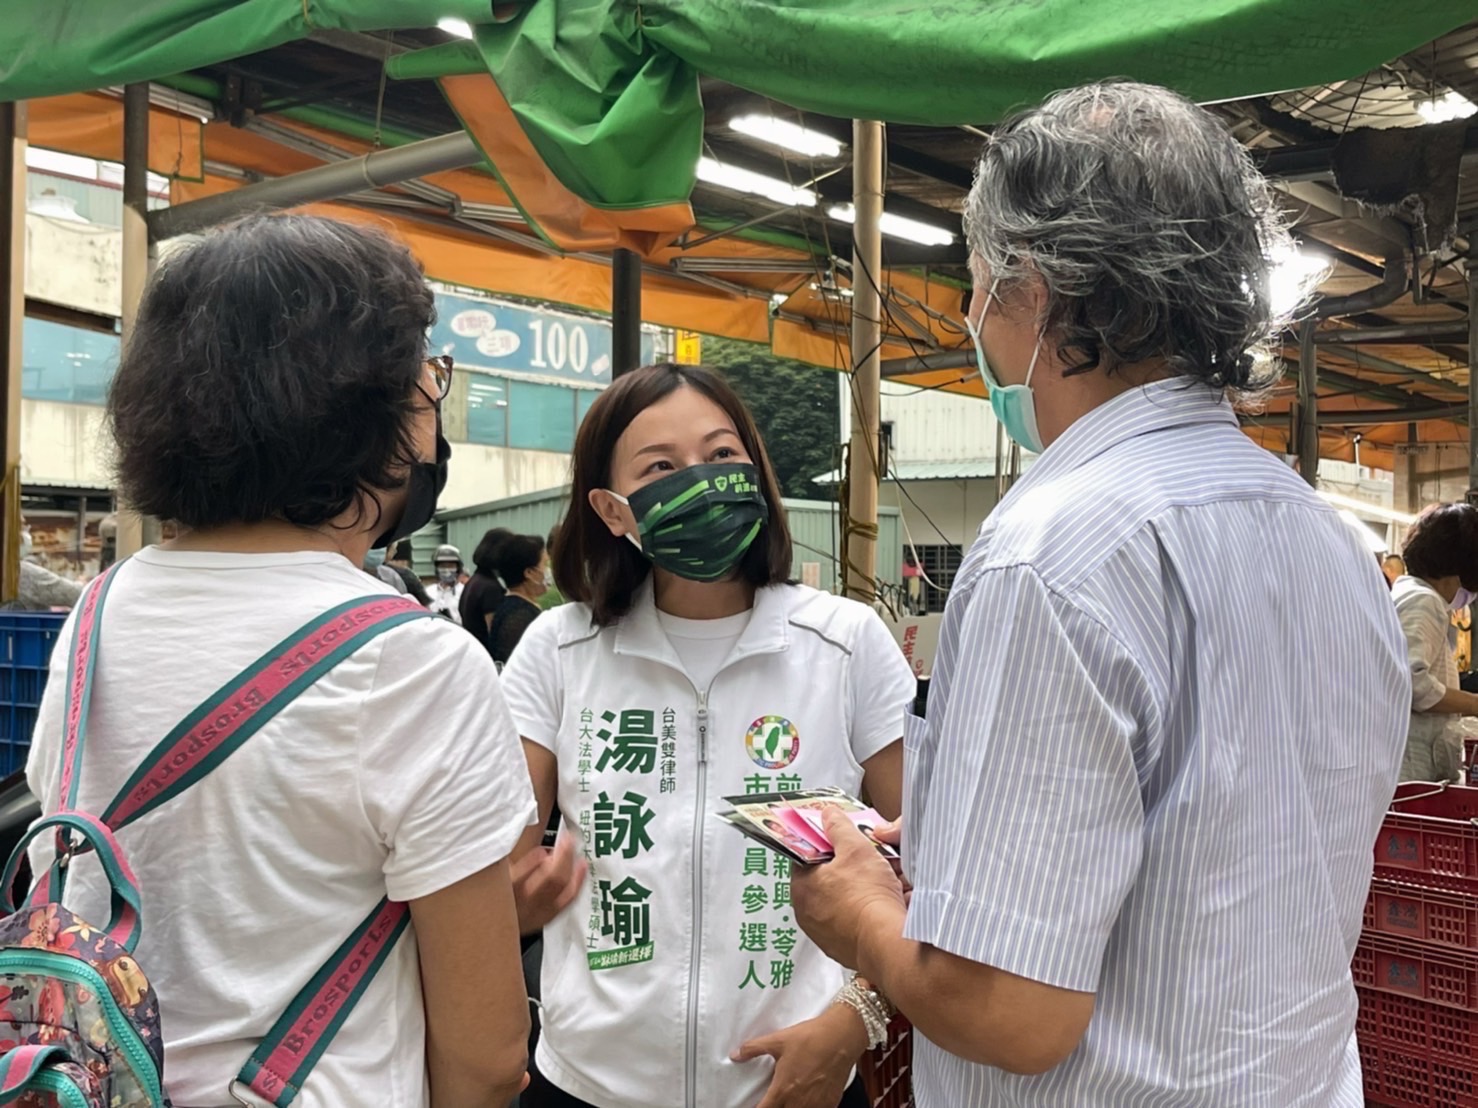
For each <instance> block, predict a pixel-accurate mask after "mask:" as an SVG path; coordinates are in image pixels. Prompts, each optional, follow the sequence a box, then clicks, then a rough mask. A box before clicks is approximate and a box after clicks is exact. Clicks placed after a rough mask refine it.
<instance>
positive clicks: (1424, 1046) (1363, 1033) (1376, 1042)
mask: <svg viewBox="0 0 1478 1108" xmlns="http://www.w3.org/2000/svg"><path fill="white" fill-rule="evenodd" d="M1355 991H1356V992H1357V993H1358V994H1359V995H1360V1015H1359V1018H1358V1019H1357V1021H1356V1023H1355V1033H1356V1035H1357V1036H1358V1037H1359V1039H1360V1047H1361V1049H1362V1050H1364V1049H1366V1048H1367V1047H1371V1046H1379V1047H1385V1048H1389V1049H1391V1050H1395V1051H1398V1052H1400V1053H1403V1054H1410V1055H1418V1056H1422V1057H1429V1056H1430V1057H1441V1058H1447V1059H1450V1060H1452V1061H1457V1062H1462V1063H1465V1064H1471V1063H1472V1061H1473V1059H1474V1057H1475V1056H1478V1013H1474V1012H1464V1011H1463V1010H1462V1009H1461V1008H1448V1007H1445V1006H1443V1005H1441V1004H1433V1003H1432V1002H1431V1001H1427V1000H1415V999H1413V998H1411V997H1407V996H1397V995H1396V994H1395V993H1382V992H1377V991H1376V990H1374V989H1356V990H1355Z"/></svg>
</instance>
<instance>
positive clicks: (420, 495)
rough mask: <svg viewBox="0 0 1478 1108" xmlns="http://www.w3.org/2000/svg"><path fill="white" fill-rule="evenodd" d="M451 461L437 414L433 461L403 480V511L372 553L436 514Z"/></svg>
mask: <svg viewBox="0 0 1478 1108" xmlns="http://www.w3.org/2000/svg"><path fill="white" fill-rule="evenodd" d="M451 457H452V444H451V443H449V442H447V441H446V436H445V435H443V434H442V433H441V413H440V412H437V413H436V461H434V462H416V463H414V464H413V465H412V466H411V472H410V475H409V477H407V479H406V490H405V510H404V511H403V512H401V513H400V519H399V520H398V521H397V522H396V523H395V524H394V525H393V526H392V527H390V529H389V530H387V531H386V532H385V533H384V534H383V535H381V536H380V537H379V538H378V539H376V540H375V545H374V547H373V549H376V550H378V549H380V548H381V547H388V546H389V545H390V544H391V543H394V542H399V541H400V540H401V539H407V538H410V537H411V535H413V534H415V533H416V532H417V531H419V530H420V529H421V528H422V527H425V526H426V524H428V523H430V522H431V517H432V516H434V515H435V514H436V500H437V498H438V497H439V496H441V491H442V490H443V489H444V488H446V478H447V463H448V462H449V461H450V460H451Z"/></svg>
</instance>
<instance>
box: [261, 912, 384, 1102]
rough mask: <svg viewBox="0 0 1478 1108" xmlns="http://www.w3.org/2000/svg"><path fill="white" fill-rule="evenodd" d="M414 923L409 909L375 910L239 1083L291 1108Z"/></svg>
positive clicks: (268, 1037) (280, 1024) (296, 1004)
mask: <svg viewBox="0 0 1478 1108" xmlns="http://www.w3.org/2000/svg"><path fill="white" fill-rule="evenodd" d="M409 922H410V909H409V908H407V907H406V906H405V905H404V904H399V903H396V902H395V901H392V900H382V901H380V903H379V904H377V905H375V909H374V911H372V912H371V913H370V914H369V915H368V916H366V917H365V919H364V922H362V923H361V924H360V925H359V926H358V927H357V928H355V930H354V934H352V935H350V936H349V938H348V939H346V940H345V941H344V944H343V945H342V946H340V947H339V949H338V950H336V951H334V956H333V957H332V958H330V959H329V960H328V962H327V963H326V964H325V965H324V967H323V968H322V969H321V970H319V971H318V973H317V974H315V975H314V977H313V979H312V980H311V981H309V982H308V984H307V985H306V986H304V988H303V990H302V991H301V992H299V993H298V995H297V996H296V997H294V998H293V1002H292V1005H291V1006H290V1007H289V1008H288V1010H287V1011H286V1012H284V1013H283V1014H282V1017H281V1018H280V1019H279V1020H278V1021H277V1022H276V1023H275V1024H273V1026H272V1030H271V1031H269V1032H267V1035H266V1037H265V1038H264V1039H263V1040H262V1042H261V1045H259V1046H258V1047H257V1049H256V1052H255V1053H254V1054H252V1056H251V1059H250V1060H249V1061H248V1062H247V1063H246V1065H245V1066H243V1067H242V1069H241V1073H240V1074H238V1075H237V1077H236V1082H235V1083H237V1084H241V1085H244V1086H246V1087H247V1088H248V1089H250V1090H251V1091H252V1092H253V1093H255V1094H256V1095H257V1096H259V1097H261V1098H262V1099H263V1100H266V1101H269V1102H270V1103H272V1104H274V1105H276V1106H277V1108H287V1106H288V1105H289V1104H291V1103H292V1101H293V1100H294V1099H295V1098H296V1097H297V1095H298V1092H299V1091H300V1090H301V1089H302V1087H303V1082H304V1081H305V1080H307V1077H308V1074H310V1073H312V1072H313V1067H314V1066H316V1065H317V1064H318V1060H319V1058H321V1057H323V1052H324V1051H325V1050H327V1049H328V1044H329V1043H330V1042H332V1041H333V1037H334V1036H335V1035H337V1034H338V1032H339V1028H340V1027H342V1026H343V1024H344V1021H345V1020H346V1019H348V1018H349V1013H350V1012H351V1011H353V1010H354V1006H355V1005H356V1004H358V1003H359V1001H360V1000H361V998H363V996H364V993H365V990H366V989H368V988H369V983H370V981H371V980H372V979H373V978H374V976H375V974H376V973H377V972H379V969H380V967H381V966H382V965H384V963H385V959H386V958H388V957H389V956H390V950H391V948H392V947H394V946H395V941H396V940H397V939H399V938H400V934H401V932H402V931H404V930H405V928H406V924H407V923H409Z"/></svg>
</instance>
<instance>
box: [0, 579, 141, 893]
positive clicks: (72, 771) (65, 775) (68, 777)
mask: <svg viewBox="0 0 1478 1108" xmlns="http://www.w3.org/2000/svg"><path fill="white" fill-rule="evenodd" d="M119 564H121V563H119ZM117 571H118V565H117V564H115V565H113V566H110V567H109V568H108V571H107V572H106V573H104V574H103V575H102V576H101V577H99V578H98V579H97V580H96V581H94V582H93V583H92V584H91V585H89V586H88V587H87V591H86V592H84V593H83V594H82V601H81V603H80V604H79V605H78V606H77V620H76V623H75V624H74V625H73V627H72V651H71V655H70V657H71V663H70V665H69V666H68V669H67V691H66V705H65V714H64V716H63V726H64V728H65V730H64V731H63V737H62V753H61V776H60V778H59V780H60V781H61V788H60V793H61V801H60V805H59V807H60V808H61V810H62V811H70V810H71V809H72V808H75V807H76V805H77V783H78V781H79V780H80V779H81V776H82V752H83V749H84V747H85V746H86V742H87V717H88V714H89V713H88V708H89V707H90V706H91V704H92V678H93V672H94V671H95V670H96V669H97V656H98V651H97V648H98V620H99V619H100V618H101V617H102V614H103V605H104V604H105V603H106V602H107V599H108V590H109V589H110V588H112V586H113V578H114V575H115V574H116V573H117ZM6 891H7V892H9V890H8V889H7V890H6Z"/></svg>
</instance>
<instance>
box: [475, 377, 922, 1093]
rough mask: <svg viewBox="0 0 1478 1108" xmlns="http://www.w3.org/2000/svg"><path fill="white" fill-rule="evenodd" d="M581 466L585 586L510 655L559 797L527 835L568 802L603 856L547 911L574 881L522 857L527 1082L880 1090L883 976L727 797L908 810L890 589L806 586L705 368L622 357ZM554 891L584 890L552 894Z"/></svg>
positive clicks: (527, 738) (771, 496)
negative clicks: (537, 978)
mask: <svg viewBox="0 0 1478 1108" xmlns="http://www.w3.org/2000/svg"><path fill="white" fill-rule="evenodd" d="M572 485H573V488H572V493H571V502H570V508H569V513H568V515H567V516H566V518H565V520H564V522H563V523H562V524H561V526H560V537H559V543H558V545H557V546H556V547H555V549H554V551H553V566H554V578H555V581H556V583H557V585H558V587H559V589H560V590H561V592H562V593H563V594H564V596H565V597H566V598H567V599H568V600H570V601H573V603H570V604H566V605H565V606H564V607H562V608H559V609H557V610H555V611H552V612H548V613H546V614H545V615H543V616H540V617H539V619H537V620H535V621H534V623H533V625H532V626H531V627H530V628H529V630H528V632H527V634H526V635H525V636H524V639H523V641H522V643H521V644H520V646H519V649H518V652H517V653H516V654H514V656H513V658H512V659H511V660H510V662H509V664H508V668H507V669H506V670H505V671H504V674H503V683H504V688H505V692H506V694H507V697H508V701H509V705H510V707H511V708H512V711H513V715H514V720H515V722H516V723H517V724H518V726H519V732H520V734H521V735H522V736H523V739H524V750H525V754H526V756H527V758H528V762H529V770H530V774H531V776H532V778H533V781H534V787H535V791H536V793H537V795H538V798H539V805H540V813H541V819H540V821H539V823H538V825H537V826H536V827H530V829H529V831H528V833H527V835H526V837H525V841H524V843H522V844H521V848H522V850H523V851H524V852H525V853H527V852H530V851H534V850H538V849H540V847H539V846H538V843H539V838H540V835H541V833H542V830H543V826H544V818H547V816H548V815H549V813H550V810H551V809H552V807H553V806H554V805H555V804H556V803H557V804H558V806H559V810H560V812H561V813H562V815H563V818H564V823H565V827H566V830H565V832H564V834H565V835H567V836H571V837H572V838H573V845H574V847H575V849H576V850H577V851H578V853H579V854H580V855H581V856H582V858H583V863H582V864H581V866H580V868H579V869H578V870H577V872H576V874H575V880H577V881H579V880H581V879H582V878H583V884H582V885H581V886H580V888H579V891H578V893H577V895H575V896H574V899H573V901H572V902H570V903H568V905H567V906H566V907H563V909H562V910H561V911H559V912H558V914H557V915H554V918H553V919H552V920H549V919H547V918H546V917H548V916H549V915H552V914H553V913H554V910H555V907H556V905H558V904H559V903H561V901H563V900H567V899H568V891H569V890H568V882H566V881H565V880H564V879H563V876H562V875H559V874H555V873H553V872H550V873H548V874H541V873H540V859H538V858H537V857H536V858H534V859H533V861H532V863H531V862H530V860H529V859H528V858H525V859H524V860H523V862H522V863H521V864H520V866H519V870H520V873H521V875H522V883H521V892H522V893H523V895H522V897H521V905H520V907H521V915H522V924H523V926H524V928H525V929H526V930H528V929H532V928H534V927H537V926H540V925H541V924H547V926H545V928H544V943H545V949H544V961H543V973H542V981H543V998H542V999H543V1037H542V1039H541V1040H540V1043H539V1046H538V1049H537V1051H536V1055H535V1065H534V1067H532V1070H531V1076H532V1084H531V1085H530V1088H529V1090H528V1091H527V1092H526V1093H525V1094H524V1098H523V1100H522V1102H521V1103H523V1104H525V1105H527V1106H529V1108H546V1106H553V1105H558V1106H570V1105H574V1106H580V1105H593V1106H595V1108H648V1106H650V1105H657V1104H661V1105H695V1106H697V1105H701V1106H703V1108H755V1106H756V1105H760V1106H762V1108H837V1106H838V1105H847V1106H850V1105H853V1104H856V1105H859V1106H862V1105H865V1104H866V1098H865V1096H864V1095H863V1093H862V1090H861V1087H860V1085H859V1084H858V1083H857V1082H856V1081H855V1079H854V1074H853V1068H854V1066H855V1064H856V1062H857V1060H858V1058H859V1057H860V1055H861V1054H862V1053H863V1051H864V1050H866V1049H867V1047H868V1046H869V1045H870V1044H872V1043H873V1042H875V1040H876V1039H877V1037H878V1035H877V1029H878V1027H879V1026H880V1023H879V1020H878V1015H879V1011H880V1009H881V1003H880V1001H879V999H878V998H877V997H876V995H875V994H874V993H872V992H871V991H870V990H868V989H867V988H866V984H865V982H863V983H858V982H854V981H853V979H852V974H851V973H849V972H848V971H846V970H844V969H843V968H842V967H841V966H839V965H837V964H836V963H834V962H832V961H830V960H829V959H827V958H826V957H825V956H824V955H823V954H821V953H820V951H818V950H817V949H816V948H815V947H814V946H813V945H812V944H811V943H810V941H809V940H808V939H807V938H806V937H805V935H804V934H802V933H801V932H800V930H799V929H798V928H797V926H796V922H795V917H794V914H793V913H792V911H791V908H790V882H789V877H790V872H789V867H788V865H787V863H786V862H785V860H784V859H781V858H780V857H779V856H778V855H776V854H773V853H771V852H770V851H768V850H766V849H765V848H763V847H758V846H756V845H755V844H754V843H752V842H751V841H750V840H748V839H746V838H744V837H742V836H741V835H739V834H737V833H736V832H735V831H734V830H733V829H732V828H729V827H727V826H725V825H724V824H723V823H722V822H720V821H719V820H718V819H717V818H715V816H716V813H718V812H719V811H721V810H723V809H725V808H727V807H728V805H727V804H726V803H725V801H724V799H723V798H724V797H725V796H732V795H735V794H741V793H743V794H758V793H767V792H785V791H792V790H798V789H802V788H807V789H809V788H820V787H824V786H839V787H841V788H843V789H845V790H847V791H848V792H851V793H863V792H865V793H866V794H867V796H868V797H869V798H870V799H871V801H872V803H873V804H874V805H875V806H876V807H877V808H878V810H879V811H880V812H882V813H883V814H884V815H886V816H887V817H889V818H896V817H897V815H898V810H899V805H900V785H901V776H902V749H901V744H900V739H901V735H902V728H903V717H904V710H905V707H906V705H908V704H909V702H910V701H911V700H912V698H913V696H914V691H915V686H914V680H913V675H912V673H911V672H910V670H909V667H908V665H907V663H906V662H905V661H904V660H903V657H902V655H901V653H900V652H899V650H898V648H897V646H896V645H895V644H894V642H893V640H892V637H891V636H890V635H889V633H888V631H887V629H886V627H884V625H883V623H882V621H881V620H880V619H879V618H878V617H877V615H876V614H875V613H874V612H873V611H872V610H871V609H869V608H867V607H866V606H864V605H862V604H858V603H856V602H854V601H851V600H845V599H842V598H840V597H836V596H832V595H830V594H828V593H822V592H818V591H817V590H815V589H810V588H806V587H805V586H802V585H798V584H794V583H792V582H791V580H790V578H791V540H790V534H789V531H788V530H787V527H786V521H785V508H784V505H783V504H782V502H781V499H780V492H779V487H778V485H777V483H776V480H775V476H774V472H773V470H772V469H771V466H770V462H769V459H768V457H767V456H766V454H765V448H764V444H763V443H762V442H761V440H760V436H759V432H758V430H757V429H756V427H755V424H754V420H753V418H752V417H751V416H750V414H749V412H748V411H746V410H745V408H744V405H743V403H742V402H741V401H740V400H739V398H738V396H737V395H735V393H734V392H733V390H732V389H731V388H730V387H729V386H728V384H726V383H725V382H724V380H723V379H722V378H721V377H719V376H718V375H717V374H715V373H714V372H712V371H711V370H707V369H704V368H702V367H698V366H678V365H660V366H648V367H646V368H643V369H639V370H636V371H635V372H633V373H630V374H627V375H625V376H623V377H621V378H620V379H619V380H617V381H616V382H615V383H614V384H613V385H611V387H610V388H609V389H607V390H606V391H605V392H604V393H603V394H602V395H601V397H600V399H599V400H597V401H596V403H595V405H594V406H593V407H592V408H591V409H590V412H589V414H588V415H587V416H586V417H585V421H584V423H583V424H582V425H581V427H580V432H579V435H578V437H577V439H576V442H575V457H574V464H573V481H572ZM568 849H569V847H568V846H563V845H562V847H561V848H558V849H557V850H556V851H555V852H554V853H553V854H551V855H550V856H549V857H550V863H549V868H550V870H551V871H552V870H553V869H554V867H555V865H556V864H557V863H556V862H555V861H554V860H555V859H558V858H560V857H561V856H564V857H567V854H564V852H566V851H568ZM541 886H543V887H547V888H549V889H551V890H554V889H563V890H564V891H563V893H560V894H556V893H554V892H553V891H551V893H550V894H549V895H548V898H547V899H548V901H549V903H548V907H547V908H542V909H541V908H540V907H539V903H538V902H539V900H540V896H539V894H538V892H537V890H538V888H539V887H541ZM864 1013H866V1016H864Z"/></svg>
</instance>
